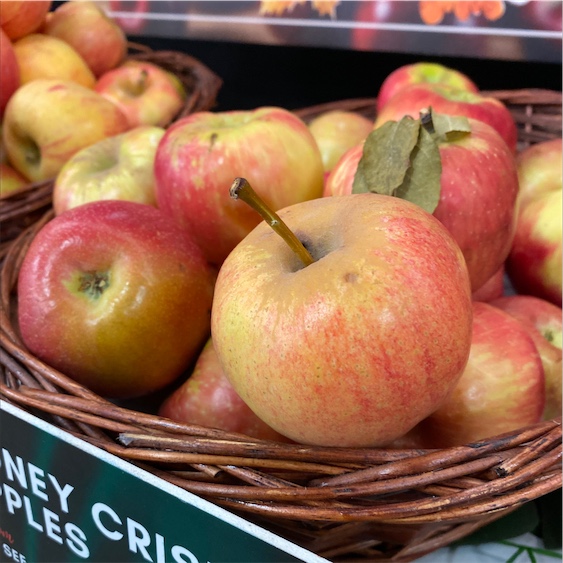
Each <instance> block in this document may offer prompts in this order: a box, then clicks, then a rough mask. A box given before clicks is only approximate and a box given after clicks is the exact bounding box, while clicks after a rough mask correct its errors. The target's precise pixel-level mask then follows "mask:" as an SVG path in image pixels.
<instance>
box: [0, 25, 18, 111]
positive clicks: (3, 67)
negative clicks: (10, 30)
mask: <svg viewBox="0 0 563 563" xmlns="http://www.w3.org/2000/svg"><path fill="white" fill-rule="evenodd" d="M0 84H2V88H0V120H1V119H2V117H3V115H4V110H5V109H6V104H7V103H8V100H9V99H10V98H11V96H12V94H13V93H14V92H15V91H16V90H17V89H18V88H19V87H20V84H21V80H20V67H19V66H18V60H17V59H16V55H15V53H14V47H13V45H12V42H11V41H10V39H9V37H8V36H7V35H6V34H5V33H4V31H2V29H1V28H0Z"/></svg>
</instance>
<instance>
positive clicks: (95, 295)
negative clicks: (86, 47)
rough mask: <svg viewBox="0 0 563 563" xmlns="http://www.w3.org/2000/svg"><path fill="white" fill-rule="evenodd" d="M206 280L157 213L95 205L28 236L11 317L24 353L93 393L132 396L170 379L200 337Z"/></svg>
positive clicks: (208, 293)
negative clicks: (30, 238)
mask: <svg viewBox="0 0 563 563" xmlns="http://www.w3.org/2000/svg"><path fill="white" fill-rule="evenodd" d="M213 283H214V276H213V274H212V273H211V272H210V270H209V267H208V266H207V264H206V262H205V260H204V259H203V257H202V255H201V252H200V251H199V249H198V248H197V246H196V245H195V244H194V242H193V241H192V240H191V239H190V238H189V236H188V235H187V234H186V233H185V232H183V231H182V230H180V229H178V228H177V227H175V226H174V225H173V224H171V223H170V221H169V220H168V218H167V217H166V216H165V215H164V214H163V213H161V212H160V211H159V210H158V209H156V208H154V207H151V206H149V205H143V204H141V203H134V202H130V201H118V200H111V201H97V202H92V203H88V204H85V205H81V206H79V207H76V208H74V209H71V210H69V211H67V212H66V213H63V214H61V215H59V216H58V217H55V218H54V219H53V220H51V221H50V222H49V223H47V224H46V225H45V226H44V227H43V228H42V229H41V231H40V232H39V233H38V234H37V236H36V237H35V239H34V240H33V241H32V244H31V246H30V247H29V250H28V252H27V254H26V256H25V258H24V260H23V263H22V268H21V271H20V274H19V281H18V300H19V301H18V319H19V327H20V331H21V336H22V339H23V341H24V343H25V345H26V346H27V347H28V348H29V350H30V351H31V353H32V354H34V355H35V356H37V357H38V358H39V359H41V360H42V361H44V362H45V363H47V364H49V365H51V366H52V367H54V368H55V369H58V370H60V371H61V372H63V373H65V374H66V375H68V376H69V377H71V378H73V379H75V380H76V381H78V382H80V383H81V384H83V385H85V386H86V387H88V388H89V389H92V390H93V391H95V392H97V393H99V394H101V395H105V396H108V397H112V398H131V397H138V396H142V395H145V394H147V393H150V392H152V391H155V390H157V389H160V388H162V387H164V386H165V385H167V384H169V383H171V382H172V381H174V380H175V379H176V378H178V377H179V376H180V375H181V374H182V372H183V371H184V370H185V369H186V368H187V366H188V365H189V364H190V362H192V361H194V360H195V358H196V356H197V354H198V353H199V350H200V349H201V347H202V346H203V345H204V344H205V341H206V340H207V338H208V335H209V324H210V309H211V302H212V292H213Z"/></svg>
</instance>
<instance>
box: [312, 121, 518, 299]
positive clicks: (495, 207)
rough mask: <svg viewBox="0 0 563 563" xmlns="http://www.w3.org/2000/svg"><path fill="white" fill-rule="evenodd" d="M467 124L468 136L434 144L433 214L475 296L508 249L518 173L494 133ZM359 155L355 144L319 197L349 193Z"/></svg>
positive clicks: (477, 123) (476, 123) (482, 126)
mask: <svg viewBox="0 0 563 563" xmlns="http://www.w3.org/2000/svg"><path fill="white" fill-rule="evenodd" d="M468 120H469V126H470V129H471V132H470V133H469V134H466V135H463V136H459V137H456V138H452V139H449V140H448V139H445V140H441V141H439V144H438V146H439V151H440V157H441V161H442V173H441V178H440V186H441V189H440V199H439V203H438V206H437V207H436V209H435V211H434V216H435V217H436V218H437V219H439V220H440V221H441V222H442V223H443V224H444V225H445V226H446V228H447V229H448V230H449V231H450V233H451V234H452V236H453V237H454V239H455V240H456V242H457V243H458V244H459V246H460V248H461V250H462V252H463V255H464V257H465V260H466V263H467V267H468V269H469V275H470V278H471V288H472V291H473V292H476V291H477V290H479V288H481V287H482V286H483V285H484V284H485V283H486V282H487V281H488V280H489V279H490V278H491V277H492V276H493V275H495V274H496V273H497V271H498V270H499V268H500V267H501V266H502V265H503V263H504V261H505V260H506V258H507V256H508V254H509V252H510V249H511V247H512V241H513V238H514V229H515V223H516V215H517V207H516V203H517V195H518V175H517V169H516V160H515V158H514V155H513V154H512V152H511V151H510V150H509V149H508V147H507V145H506V143H505V142H504V141H503V140H502V138H501V137H500V135H499V134H498V133H497V132H496V131H495V130H494V129H493V128H492V127H490V126H489V125H487V124H486V123H484V122H481V121H479V120H476V119H471V118H469V119H468ZM362 154H363V146H357V147H354V148H352V149H350V150H349V151H347V153H346V154H344V155H343V156H342V158H341V159H340V161H339V162H338V163H337V165H336V166H335V168H334V169H333V170H332V172H331V173H330V175H329V177H328V179H327V181H326V185H325V189H324V192H323V193H324V195H325V196H330V195H345V194H350V193H352V189H353V182H354V176H355V174H356V170H357V168H358V162H359V161H360V159H361V157H362Z"/></svg>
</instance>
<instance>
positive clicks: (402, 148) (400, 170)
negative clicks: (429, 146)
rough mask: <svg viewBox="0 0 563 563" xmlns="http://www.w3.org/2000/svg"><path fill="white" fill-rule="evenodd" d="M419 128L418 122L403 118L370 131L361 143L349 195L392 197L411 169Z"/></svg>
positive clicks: (410, 118) (406, 117)
mask: <svg viewBox="0 0 563 563" xmlns="http://www.w3.org/2000/svg"><path fill="white" fill-rule="evenodd" d="M419 129H420V121H419V120H415V119H413V118H412V117H408V116H405V117H403V118H402V119H401V120H400V121H388V122H387V123H384V124H383V125H382V126H381V127H378V128H377V129H375V130H374V131H372V132H371V133H370V134H369V135H368V137H367V139H366V141H365V143H364V149H363V153H362V158H361V159H360V162H359V163H358V169H357V171H356V175H355V177H354V184H353V188H352V193H365V192H374V193H379V194H385V195H393V194H394V193H395V191H396V190H397V189H398V188H399V187H400V186H401V185H402V183H403V181H404V179H405V175H406V173H407V170H408V169H409V168H410V166H411V153H412V151H413V149H414V147H415V145H416V143H417V141H418V133H419Z"/></svg>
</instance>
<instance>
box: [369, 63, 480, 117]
mask: <svg viewBox="0 0 563 563" xmlns="http://www.w3.org/2000/svg"><path fill="white" fill-rule="evenodd" d="M411 84H446V85H448V86H451V87H453V88H456V89H458V90H465V91H467V92H474V93H477V92H479V88H478V87H477V85H476V84H475V82H473V80H471V78H469V76H467V75H466V74H464V73H463V72H460V71H459V70H456V69H455V68H450V67H448V66H445V65H443V64H439V63H431V62H427V61H421V62H416V63H411V64H406V65H403V66H400V67H399V68H397V69H395V70H394V71H393V72H391V73H390V74H388V75H387V76H386V77H385V79H384V80H383V82H382V84H381V87H380V88H379V93H378V94H377V103H376V110H377V113H379V112H380V111H381V110H382V108H383V106H385V104H386V103H387V102H388V101H389V99H390V98H392V97H393V96H394V95H395V94H396V93H397V92H398V91H399V90H402V89H403V88H404V87H405V86H409V85H411Z"/></svg>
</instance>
